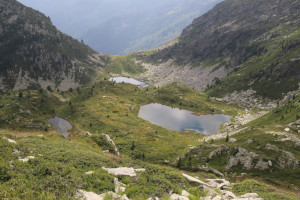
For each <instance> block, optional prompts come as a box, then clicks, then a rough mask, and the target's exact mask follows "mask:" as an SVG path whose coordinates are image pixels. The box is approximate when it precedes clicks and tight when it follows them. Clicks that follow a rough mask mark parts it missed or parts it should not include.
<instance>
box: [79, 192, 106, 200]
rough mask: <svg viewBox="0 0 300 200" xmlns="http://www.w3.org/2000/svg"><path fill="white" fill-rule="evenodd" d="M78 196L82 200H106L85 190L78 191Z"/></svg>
mask: <svg viewBox="0 0 300 200" xmlns="http://www.w3.org/2000/svg"><path fill="white" fill-rule="evenodd" d="M76 196H77V197H78V198H79V199H80V200H104V197H102V196H100V195H98V194H96V193H94V192H86V191H83V190H78V191H77V194H76Z"/></svg>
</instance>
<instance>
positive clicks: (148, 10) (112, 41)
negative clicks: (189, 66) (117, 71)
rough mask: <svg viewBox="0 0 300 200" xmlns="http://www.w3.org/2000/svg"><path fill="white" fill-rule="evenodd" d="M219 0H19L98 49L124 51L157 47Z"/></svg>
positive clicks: (113, 53)
mask: <svg viewBox="0 0 300 200" xmlns="http://www.w3.org/2000/svg"><path fill="white" fill-rule="evenodd" d="M220 1H222V0H210V1H207V0H188V1H186V0H164V1H160V0H152V1H151V2H150V1H149V2H141V1H140V0H114V1H109V0H89V1H73V0H65V1H57V0H56V1H53V0H52V1H49V0H46V1H45V0H44V1H39V0H20V2H21V3H24V4H25V5H27V6H30V7H33V8H34V9H37V10H40V11H41V12H43V13H45V14H46V15H48V16H50V17H51V19H52V21H53V23H54V25H55V26H57V27H58V28H59V29H60V30H61V31H63V32H65V33H67V34H69V35H71V36H73V37H75V38H78V39H79V40H81V39H82V40H83V41H84V42H85V43H86V44H88V45H89V46H90V47H92V48H93V49H95V50H96V51H98V52H102V53H107V54H112V55H124V54H127V53H130V52H133V51H136V50H145V49H151V48H156V47H159V46H160V45H162V44H164V43H167V42H168V41H169V40H172V39H173V38H175V37H177V36H178V35H180V33H181V32H182V30H183V28H184V27H186V26H187V25H188V24H190V23H191V22H192V20H193V19H194V18H196V17H198V16H200V15H202V14H203V13H205V12H207V11H208V10H209V9H211V8H212V7H213V6H214V5H216V4H217V3H218V2H220Z"/></svg>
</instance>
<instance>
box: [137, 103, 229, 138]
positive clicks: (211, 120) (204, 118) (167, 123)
mask: <svg viewBox="0 0 300 200" xmlns="http://www.w3.org/2000/svg"><path fill="white" fill-rule="evenodd" d="M138 116H139V117H140V118H142V119H145V120H147V121H150V122H151V123H152V124H155V125H158V126H162V127H164V128H167V129H170V130H173V131H185V130H191V131H195V132H199V133H203V134H205V135H212V134H215V133H217V132H218V131H219V128H220V126H221V124H222V123H225V122H230V118H231V116H228V115H222V114H212V115H200V116H197V115H194V114H193V112H191V111H187V110H181V109H179V108H171V107H169V106H164V105H161V104H157V103H153V104H148V105H145V106H141V108H140V111H139V115H138Z"/></svg>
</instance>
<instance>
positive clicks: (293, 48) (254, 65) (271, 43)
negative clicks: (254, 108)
mask: <svg viewBox="0 0 300 200" xmlns="http://www.w3.org/2000/svg"><path fill="white" fill-rule="evenodd" d="M299 36H300V30H299V29H297V30H295V31H294V32H292V33H291V34H290V36H289V38H288V39H287V38H286V37H285V36H282V37H276V38H274V39H272V40H268V41H267V42H262V43H261V44H259V47H257V48H263V49H266V51H267V53H265V54H262V55H260V56H255V57H251V58H250V59H249V60H248V61H246V62H244V63H243V64H242V65H241V66H242V69H241V70H238V71H237V72H234V73H232V74H231V75H229V76H228V77H226V78H224V79H223V80H222V81H220V82H219V83H216V85H214V86H213V88H211V89H210V90H208V94H209V95H212V96H218V97H220V96H224V95H226V94H230V93H232V92H234V91H242V90H244V91H246V90H248V89H253V90H255V91H256V94H257V95H259V96H262V97H266V98H269V99H280V98H282V94H283V93H284V94H286V93H287V92H289V91H294V90H297V89H298V88H299V86H298V83H299V80H300V79H299V75H298V73H299V71H300V68H299V66H300V65H299V59H298V55H299V54H300V47H299V45H297V44H298V43H299ZM275 44H276V45H275ZM255 50H256V49H254V50H253V51H255Z"/></svg>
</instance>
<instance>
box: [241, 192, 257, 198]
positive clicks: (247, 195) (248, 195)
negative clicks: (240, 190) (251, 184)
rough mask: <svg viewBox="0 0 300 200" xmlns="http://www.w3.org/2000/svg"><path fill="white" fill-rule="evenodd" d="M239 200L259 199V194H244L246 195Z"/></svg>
mask: <svg viewBox="0 0 300 200" xmlns="http://www.w3.org/2000/svg"><path fill="white" fill-rule="evenodd" d="M239 198H258V194H256V193H247V194H244V195H242V196H240V197H239Z"/></svg>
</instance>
